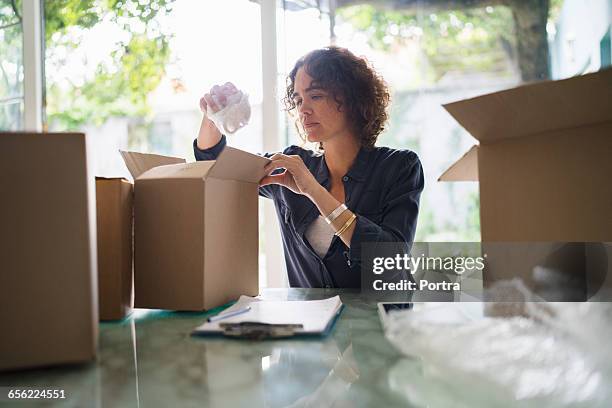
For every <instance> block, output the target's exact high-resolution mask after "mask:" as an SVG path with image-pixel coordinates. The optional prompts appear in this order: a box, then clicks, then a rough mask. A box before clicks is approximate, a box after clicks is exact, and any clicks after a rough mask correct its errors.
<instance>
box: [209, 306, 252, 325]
mask: <svg viewBox="0 0 612 408" xmlns="http://www.w3.org/2000/svg"><path fill="white" fill-rule="evenodd" d="M249 310H251V306H247V307H243V308H242V309H238V310H232V311H231V312H227V313H219V314H218V315H214V316H211V317H209V318H208V319H206V321H207V322H209V323H212V322H216V321H217V320H221V319H225V318H227V317H232V316H238V315H240V314H243V313H246V312H248V311H249Z"/></svg>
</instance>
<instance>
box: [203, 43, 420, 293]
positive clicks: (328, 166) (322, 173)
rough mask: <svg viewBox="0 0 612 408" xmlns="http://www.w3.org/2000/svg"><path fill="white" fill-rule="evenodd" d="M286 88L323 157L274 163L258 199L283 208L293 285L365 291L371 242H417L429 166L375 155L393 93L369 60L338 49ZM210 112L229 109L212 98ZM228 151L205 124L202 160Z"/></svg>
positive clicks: (295, 156) (383, 151) (302, 65)
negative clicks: (364, 267) (366, 250)
mask: <svg viewBox="0 0 612 408" xmlns="http://www.w3.org/2000/svg"><path fill="white" fill-rule="evenodd" d="M287 83H288V86H287V90H286V95H285V98H284V99H283V101H284V103H285V106H286V109H287V110H288V111H289V112H294V111H297V113H298V117H299V118H298V122H297V125H298V128H300V127H301V129H302V130H303V132H304V133H305V135H306V137H307V139H308V140H309V141H310V142H316V143H318V144H319V150H320V151H322V153H321V152H313V151H310V150H305V149H303V148H301V147H298V146H289V147H287V148H286V149H285V150H284V151H283V152H282V153H276V154H273V155H269V154H267V155H266V156H267V157H269V158H270V159H271V160H272V161H271V163H270V164H269V165H268V166H267V168H266V171H267V174H268V176H266V177H264V178H263V179H262V180H261V182H260V188H259V193H260V195H262V196H264V197H267V198H271V199H273V200H274V204H275V206H276V210H277V214H278V216H279V220H280V225H281V233H282V237H283V246H284V250H285V259H286V262H287V274H288V277H289V284H290V285H291V286H292V287H326V288H329V287H347V288H359V287H360V283H361V275H360V274H361V270H360V264H361V244H362V243H368V242H406V243H411V242H412V240H413V239H414V233H415V229H416V220H417V214H418V208H419V197H420V194H421V191H422V190H423V185H424V179H423V170H422V167H421V163H420V161H419V159H418V157H417V155H416V154H415V153H414V152H412V151H409V150H395V149H390V148H386V147H375V146H374V144H375V142H376V139H377V137H378V135H379V134H380V133H381V132H382V131H383V129H384V126H385V123H386V121H387V108H388V105H389V92H388V90H387V87H386V85H385V83H384V81H383V80H382V79H381V78H380V77H379V76H378V75H377V74H376V72H374V70H373V69H372V68H371V67H370V66H369V65H368V63H367V61H365V60H364V59H362V58H358V57H356V56H355V55H353V54H352V53H351V52H350V51H348V50H346V49H344V48H339V47H327V48H323V49H320V50H315V51H312V52H310V53H309V54H307V55H305V56H304V57H302V58H301V59H300V60H299V61H298V62H297V63H296V64H295V67H294V68H293V70H292V71H291V73H290V74H289V77H288V78H287ZM224 87H225V91H228V90H229V91H230V92H231V91H233V90H234V89H235V88H233V86H232V85H231V84H226V85H224ZM217 90H219V88H217V87H213V89H212V90H211V92H215V91H217ZM221 102H222V101H221ZM208 106H210V107H211V109H212V110H213V111H217V110H219V108H220V107H219V106H218V105H217V104H216V103H215V101H214V100H213V98H212V97H211V94H206V95H204V97H203V98H202V101H201V108H202V109H203V110H206V108H207V107H208ZM225 145H226V139H225V136H224V135H222V134H221V133H220V131H219V130H218V129H217V128H216V127H215V125H214V124H213V123H212V122H211V121H209V120H208V119H206V118H204V119H203V122H202V126H201V129H200V134H199V136H198V138H197V139H196V140H195V141H194V151H195V157H196V159H197V160H214V159H215V158H216V157H217V156H218V155H219V153H220V152H221V151H222V150H223V148H224V147H225ZM276 169H285V170H284V171H283V172H282V173H280V174H277V173H278V171H275V170H276Z"/></svg>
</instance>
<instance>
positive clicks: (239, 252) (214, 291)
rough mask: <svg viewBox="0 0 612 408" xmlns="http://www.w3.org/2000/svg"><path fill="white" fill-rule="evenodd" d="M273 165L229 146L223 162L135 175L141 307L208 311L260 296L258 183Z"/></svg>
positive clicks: (129, 157) (133, 158)
mask: <svg viewBox="0 0 612 408" xmlns="http://www.w3.org/2000/svg"><path fill="white" fill-rule="evenodd" d="M122 154H123V156H124V159H125V160H126V163H129V162H133V163H136V165H135V166H134V165H132V166H128V168H130V167H132V168H138V169H144V168H145V167H146V166H145V164H143V163H142V162H141V159H142V158H143V157H146V156H142V155H135V154H133V153H129V152H123V153H122ZM158 157H159V156H158ZM268 162H269V159H266V158H264V157H261V156H256V155H253V154H250V153H246V152H243V151H240V150H238V149H233V148H231V147H226V148H225V149H224V151H223V152H222V153H221V154H220V156H219V157H218V159H217V160H216V161H204V162H197V163H182V164H172V165H161V166H155V165H150V166H149V168H148V170H146V171H144V172H142V173H140V174H138V173H133V176H134V177H135V185H134V195H135V198H134V200H135V203H134V216H135V224H134V229H135V243H134V245H135V254H134V256H135V260H134V268H135V270H134V286H135V306H136V307H145V308H159V309H171V310H203V309H210V308H213V307H216V306H219V305H221V304H223V303H226V302H228V301H230V300H234V299H237V298H238V297H239V296H240V295H244V294H246V295H257V294H258V293H259V288H258V242H257V237H258V223H257V207H258V188H259V187H258V181H259V180H260V179H261V178H262V177H263V176H264V170H263V169H264V167H265V165H266V164H267V163H268Z"/></svg>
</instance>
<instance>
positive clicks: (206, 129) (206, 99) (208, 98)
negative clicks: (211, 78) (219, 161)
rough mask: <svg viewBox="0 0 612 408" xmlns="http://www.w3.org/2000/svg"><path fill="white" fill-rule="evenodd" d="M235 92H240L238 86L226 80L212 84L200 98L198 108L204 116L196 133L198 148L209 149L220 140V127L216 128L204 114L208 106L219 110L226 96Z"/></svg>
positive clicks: (216, 110)
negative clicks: (220, 83)
mask: <svg viewBox="0 0 612 408" xmlns="http://www.w3.org/2000/svg"><path fill="white" fill-rule="evenodd" d="M236 92H240V91H239V90H238V88H236V86H235V85H234V84H232V83H231V82H226V83H225V84H224V85H221V86H219V85H215V86H213V87H212V88H211V89H210V91H208V92H207V93H206V94H204V96H203V97H202V98H200V110H201V111H202V112H203V113H204V117H203V118H202V124H201V125H200V131H199V133H198V140H197V145H198V148H200V149H202V150H204V149H209V148H211V147H213V146H215V145H216V144H217V143H219V140H221V131H220V129H217V126H215V124H214V123H213V121H212V120H210V119H209V118H208V116H207V115H206V112H207V111H208V107H209V106H210V109H211V111H212V112H213V113H215V112H218V111H220V110H221V109H223V108H224V107H225V106H226V105H227V98H228V97H229V96H230V95H233V94H234V93H236Z"/></svg>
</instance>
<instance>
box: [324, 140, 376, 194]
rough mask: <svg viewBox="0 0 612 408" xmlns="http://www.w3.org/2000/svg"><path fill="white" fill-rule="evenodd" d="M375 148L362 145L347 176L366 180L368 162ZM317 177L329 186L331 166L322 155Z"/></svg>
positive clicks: (357, 179)
mask: <svg viewBox="0 0 612 408" xmlns="http://www.w3.org/2000/svg"><path fill="white" fill-rule="evenodd" d="M372 150H373V149H366V148H365V147H363V146H361V148H360V149H359V152H358V153H357V157H355V161H354V162H353V165H352V166H351V168H350V169H349V171H348V172H347V173H346V175H347V176H349V177H350V178H352V179H354V180H356V181H364V180H365V177H366V173H367V170H368V164H369V161H370V155H371V153H372ZM315 178H316V179H317V181H318V182H319V184H321V185H324V186H327V184H328V182H329V168H328V167H327V163H325V157H324V156H323V155H321V161H320V162H319V165H318V166H317V172H316V175H315Z"/></svg>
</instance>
